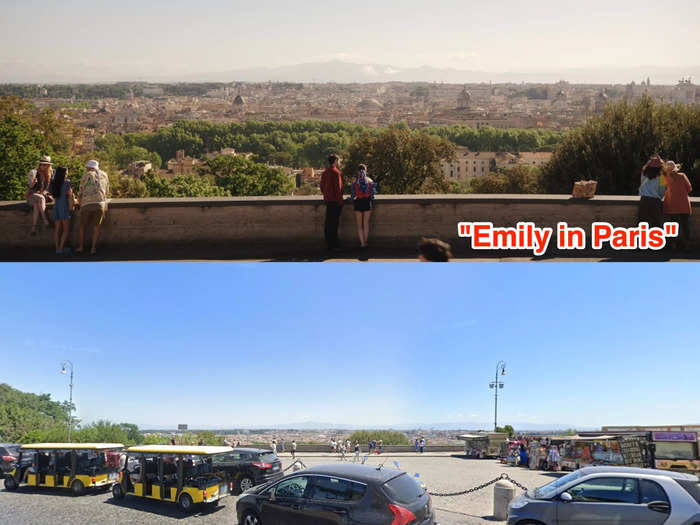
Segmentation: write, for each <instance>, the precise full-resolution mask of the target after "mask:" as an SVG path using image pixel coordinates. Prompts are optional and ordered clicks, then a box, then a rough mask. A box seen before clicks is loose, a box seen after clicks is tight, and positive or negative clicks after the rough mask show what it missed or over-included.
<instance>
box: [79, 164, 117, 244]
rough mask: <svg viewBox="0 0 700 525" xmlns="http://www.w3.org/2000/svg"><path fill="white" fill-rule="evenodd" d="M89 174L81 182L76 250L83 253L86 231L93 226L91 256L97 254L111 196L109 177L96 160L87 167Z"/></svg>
mask: <svg viewBox="0 0 700 525" xmlns="http://www.w3.org/2000/svg"><path fill="white" fill-rule="evenodd" d="M85 168H86V169H87V172H86V173H85V175H83V178H82V179H81V180H80V191H79V193H78V195H79V196H78V200H79V202H80V247H79V248H78V249H77V250H76V252H78V253H82V252H83V245H84V244H85V230H87V228H88V227H90V226H92V249H91V250H90V255H95V253H97V240H98V238H99V236H100V227H101V226H102V221H103V220H104V218H105V213H106V212H107V195H108V194H109V177H107V174H106V173H105V172H104V171H101V170H100V165H99V163H98V162H97V161H96V160H91V161H89V162H88V163H87V165H86V166H85Z"/></svg>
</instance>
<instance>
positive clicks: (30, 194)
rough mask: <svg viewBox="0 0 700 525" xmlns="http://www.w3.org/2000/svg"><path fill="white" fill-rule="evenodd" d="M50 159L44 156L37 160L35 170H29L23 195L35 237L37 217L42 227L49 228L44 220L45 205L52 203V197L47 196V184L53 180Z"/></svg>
mask: <svg viewBox="0 0 700 525" xmlns="http://www.w3.org/2000/svg"><path fill="white" fill-rule="evenodd" d="M51 166H52V163H51V157H49V156H48V155H44V156H43V157H41V159H40V160H39V165H38V166H37V168H36V169H35V170H31V171H30V172H29V174H28V175H27V179H28V181H27V182H28V184H27V193H26V195H25V197H26V199H27V204H29V206H31V208H32V210H33V215H32V231H31V234H32V235H36V227H37V223H38V222H39V217H40V216H41V220H42V221H43V222H44V226H49V224H50V222H49V220H48V219H47V218H46V203H47V202H53V197H51V195H50V194H49V184H50V183H51V179H52V178H53V175H54V174H53V170H52V169H51Z"/></svg>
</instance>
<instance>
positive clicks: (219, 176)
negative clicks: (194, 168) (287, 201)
mask: <svg viewBox="0 0 700 525" xmlns="http://www.w3.org/2000/svg"><path fill="white" fill-rule="evenodd" d="M201 173H202V175H204V176H213V177H214V180H215V181H216V185H217V186H218V187H220V188H223V189H225V190H226V191H227V192H229V193H230V195H232V196H234V197H237V196H261V195H290V194H291V193H292V191H293V190H294V187H295V181H294V179H293V178H292V177H291V176H289V175H287V174H286V173H285V172H284V171H282V170H281V169H278V168H270V167H268V166H265V165H264V164H260V163H257V162H254V161H252V160H250V159H248V158H246V157H232V156H228V155H224V156H220V157H216V158H214V159H210V160H208V161H207V162H206V163H205V164H204V166H203V167H202V168H201Z"/></svg>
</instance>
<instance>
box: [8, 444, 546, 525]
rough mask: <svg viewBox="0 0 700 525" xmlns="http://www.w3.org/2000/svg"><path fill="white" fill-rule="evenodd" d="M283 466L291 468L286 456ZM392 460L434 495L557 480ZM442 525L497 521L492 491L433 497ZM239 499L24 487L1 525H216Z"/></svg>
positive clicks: (438, 458)
mask: <svg viewBox="0 0 700 525" xmlns="http://www.w3.org/2000/svg"><path fill="white" fill-rule="evenodd" d="M284 456H285V457H284V458H283V465H284V466H285V467H287V466H289V465H290V464H291V461H290V458H289V457H288V456H287V455H284ZM298 456H299V457H300V458H301V459H302V460H303V461H304V463H305V464H306V465H307V466H309V467H311V466H314V465H319V464H327V463H333V462H336V461H338V460H337V459H335V458H333V457H329V455H318V456H317V455H313V456H312V455H307V454H299V455H298ZM385 460H388V461H387V463H386V465H385V468H394V465H393V461H397V462H398V463H399V467H400V468H401V470H404V471H406V472H408V473H409V474H411V475H413V474H415V473H419V474H420V480H421V481H422V482H423V483H425V484H426V485H427V486H428V490H430V491H431V492H458V491H461V490H465V489H468V488H472V487H474V486H476V485H481V484H482V483H484V482H486V481H490V480H492V479H494V478H497V477H499V476H500V475H501V474H502V473H506V474H508V475H509V476H511V477H512V478H513V479H515V480H516V481H518V482H519V483H521V484H523V485H525V486H527V487H536V486H541V485H544V484H545V483H549V482H550V481H552V479H554V477H552V475H551V474H548V473H544V472H536V471H531V470H524V469H520V468H516V467H507V466H505V465H501V464H500V463H499V462H498V461H495V460H467V459H462V458H460V457H456V456H450V455H437V454H435V455H431V456H426V455H424V456H422V457H421V456H419V455H415V454H414V455H410V454H403V455H392V456H380V457H377V456H372V457H371V458H370V459H369V460H368V464H372V465H379V463H380V462H383V461H385ZM433 506H434V507H435V509H436V513H437V517H438V519H439V523H440V525H476V524H485V523H494V521H493V520H492V519H491V515H492V513H493V487H492V486H491V487H488V488H486V489H484V490H481V491H479V492H476V493H473V494H470V495H466V496H456V497H433ZM235 507H236V498H235V497H229V498H226V499H225V500H224V501H223V502H222V504H221V505H219V507H217V508H216V509H213V510H212V509H206V510H202V511H200V512H197V513H195V514H194V515H193V516H187V517H186V516H184V515H182V514H181V513H180V512H179V511H178V510H177V507H176V506H175V505H173V504H172V503H161V502H157V501H151V500H144V499H140V498H132V497H127V498H126V499H124V500H120V501H115V500H114V499H113V498H112V496H111V494H110V493H109V492H95V493H90V494H88V495H86V496H83V497H80V498H74V497H71V496H70V493H69V492H67V491H62V490H58V489H56V490H52V489H30V488H23V489H21V490H19V491H18V492H8V491H6V490H4V489H2V490H0V509H1V510H0V525H5V524H7V525H17V524H20V525H23V524H31V525H33V524H35V523H42V524H43V523H51V524H52V525H64V524H65V525H92V524H94V523H100V524H104V525H111V524H115V525H116V524H119V525H122V524H125V523H133V524H135V525H136V524H138V525H163V524H164V523H173V524H176V523H197V524H200V525H209V524H211V525H214V524H220V523H231V524H232V525H233V524H235V523H236V512H235Z"/></svg>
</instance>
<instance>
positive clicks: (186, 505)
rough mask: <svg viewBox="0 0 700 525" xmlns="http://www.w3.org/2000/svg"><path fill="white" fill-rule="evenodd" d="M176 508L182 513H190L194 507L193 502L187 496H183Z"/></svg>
mask: <svg viewBox="0 0 700 525" xmlns="http://www.w3.org/2000/svg"><path fill="white" fill-rule="evenodd" d="M177 506H178V507H179V508H180V510H181V511H182V512H192V507H194V502H193V501H192V497H191V496H190V495H189V494H183V495H182V496H180V499H179V500H178V502H177Z"/></svg>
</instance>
